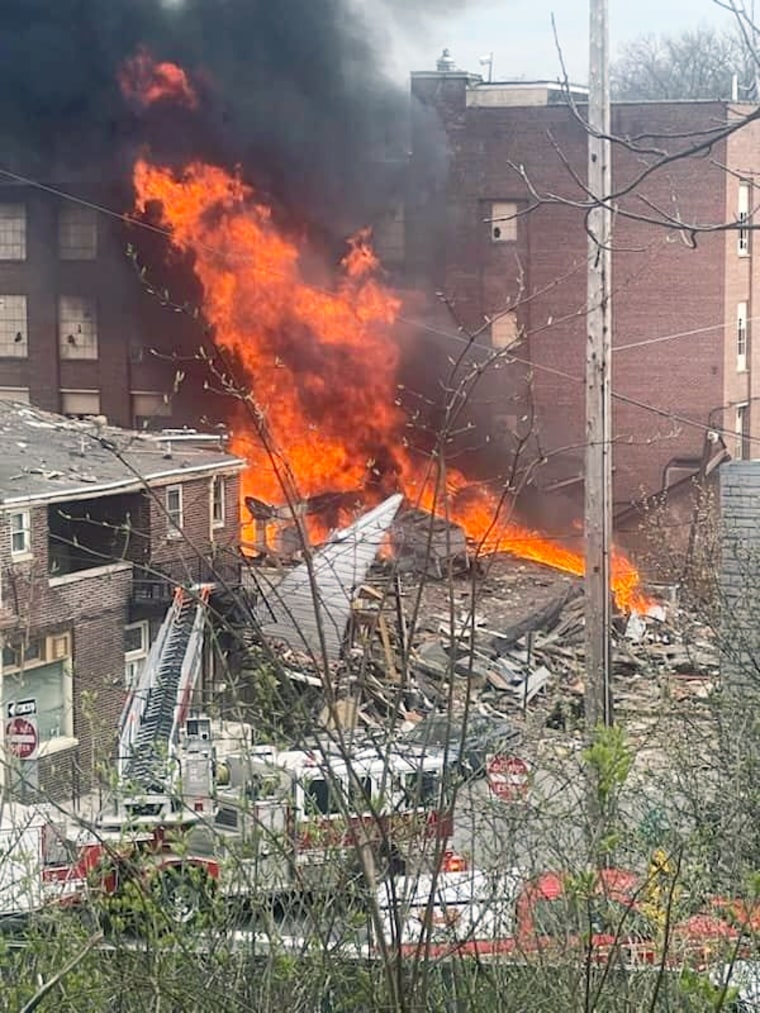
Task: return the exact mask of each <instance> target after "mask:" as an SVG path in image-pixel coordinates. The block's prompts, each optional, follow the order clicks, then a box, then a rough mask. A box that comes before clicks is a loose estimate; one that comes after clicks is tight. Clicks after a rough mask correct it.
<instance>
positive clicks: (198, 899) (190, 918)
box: [152, 865, 213, 926]
mask: <svg viewBox="0 0 760 1013" xmlns="http://www.w3.org/2000/svg"><path fill="white" fill-rule="evenodd" d="M212 887H213V884H212V882H211V880H210V879H209V877H208V875H207V873H206V872H205V871H204V870H203V869H202V868H199V867H198V866H193V865H187V866H185V865H179V866H174V867H171V868H168V869H164V870H162V872H160V873H159V874H158V875H157V876H156V877H155V879H154V880H153V883H152V893H153V900H154V901H155V903H156V905H157V907H158V909H159V916H160V917H165V918H166V919H167V920H168V922H169V924H170V925H174V926H183V925H193V924H195V923H197V922H198V921H199V920H200V919H201V917H202V916H203V915H204V914H205V913H206V912H208V910H209V909H210V907H211V900H212Z"/></svg>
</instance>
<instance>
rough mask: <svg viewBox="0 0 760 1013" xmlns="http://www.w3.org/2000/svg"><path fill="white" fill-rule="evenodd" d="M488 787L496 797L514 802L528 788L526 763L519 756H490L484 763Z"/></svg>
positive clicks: (528, 779)
mask: <svg viewBox="0 0 760 1013" xmlns="http://www.w3.org/2000/svg"><path fill="white" fill-rule="evenodd" d="M486 778H487V780H488V787H489V788H490V789H491V791H492V792H493V793H494V795H496V796H497V797H498V798H500V799H503V800H504V801H505V802H514V801H515V800H516V799H520V798H525V796H526V795H527V794H528V790H529V788H530V777H529V773H528V765H527V763H526V762H525V761H524V760H521V759H520V757H519V756H504V755H500V756H499V755H497V756H492V757H491V758H490V759H489V760H488V762H487V763H486Z"/></svg>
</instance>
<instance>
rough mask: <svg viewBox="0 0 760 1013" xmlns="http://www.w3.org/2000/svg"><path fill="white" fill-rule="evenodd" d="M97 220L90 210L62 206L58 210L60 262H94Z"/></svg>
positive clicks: (79, 206)
mask: <svg viewBox="0 0 760 1013" xmlns="http://www.w3.org/2000/svg"><path fill="white" fill-rule="evenodd" d="M97 255H98V219H97V215H96V214H95V211H93V209H92V208H88V207H84V206H83V205H82V204H71V203H67V204H63V205H61V207H60V208H59V210H58V256H59V257H60V258H61V260H95V258H96V257H97Z"/></svg>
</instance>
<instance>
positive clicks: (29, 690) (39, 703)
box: [2, 658, 73, 742]
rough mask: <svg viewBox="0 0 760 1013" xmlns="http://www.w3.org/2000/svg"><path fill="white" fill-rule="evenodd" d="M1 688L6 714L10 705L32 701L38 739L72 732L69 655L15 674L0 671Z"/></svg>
mask: <svg viewBox="0 0 760 1013" xmlns="http://www.w3.org/2000/svg"><path fill="white" fill-rule="evenodd" d="M2 690H3V712H4V713H6V714H7V713H8V711H7V708H8V706H9V705H11V704H18V703H20V702H21V701H25V702H28V701H32V700H33V701H34V704H35V706H36V717H37V728H38V731H39V737H40V741H41V742H47V741H49V740H50V739H56V738H58V737H59V736H62V735H63V736H70V735H71V734H72V732H73V727H72V725H73V722H72V707H71V659H70V658H66V659H62V660H60V661H55V662H53V663H52V664H48V665H36V666H34V667H32V668H22V669H20V670H19V671H18V672H15V673H12V672H3V684H2Z"/></svg>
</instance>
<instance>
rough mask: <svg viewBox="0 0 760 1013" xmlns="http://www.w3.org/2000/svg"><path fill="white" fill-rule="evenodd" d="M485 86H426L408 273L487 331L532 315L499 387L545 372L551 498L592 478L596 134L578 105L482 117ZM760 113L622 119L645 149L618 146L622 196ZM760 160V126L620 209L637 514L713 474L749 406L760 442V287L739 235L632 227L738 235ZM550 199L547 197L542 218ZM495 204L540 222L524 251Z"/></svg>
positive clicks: (623, 450) (440, 79) (618, 127)
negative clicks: (589, 192)
mask: <svg viewBox="0 0 760 1013" xmlns="http://www.w3.org/2000/svg"><path fill="white" fill-rule="evenodd" d="M468 87H470V86H469V85H468V80H467V76H466V75H463V74H421V75H415V76H413V82H412V91H413V96H414V123H413V127H414V142H413V143H414V152H413V156H412V180H411V185H410V194H411V197H410V199H409V201H408V204H407V213H406V258H407V259H406V269H407V272H408V275H409V277H410V278H411V280H412V282H413V283H416V284H418V285H420V286H422V287H427V288H429V287H430V285H431V284H432V285H434V286H435V287H436V288H438V289H440V290H441V291H442V292H444V293H445V295H446V297H447V299H449V300H451V302H452V303H453V304H454V307H455V310H456V313H457V315H458V316H459V318H460V319H461V320H462V321H463V322H464V324H465V326H466V327H468V328H470V329H476V328H478V327H480V326H482V324H483V322H484V320H485V318H486V316H489V315H492V314H494V313H496V312H498V311H499V310H500V309H502V308H503V307H504V306H505V305H507V304H508V303H511V302H513V301H514V300H517V301H518V307H519V308H518V311H517V316H518V323H519V326H520V328H521V330H522V331H523V332H524V335H525V337H524V340H523V342H522V344H521V346H520V348H519V350H517V351H516V355H517V357H519V358H520V359H523V360H525V362H524V363H522V364H521V363H515V364H514V365H512V366H511V367H510V368H509V370H505V371H503V372H502V374H501V376H502V377H503V379H501V380H500V381H499V382H500V383H501V384H502V388H501V389H502V398H504V400H505V401H506V394H505V393H504V392H505V391H510V390H512V389H513V385H514V382H515V378H516V377H517V378H519V377H520V376H523V377H524V376H525V375H526V370H528V369H530V371H531V390H532V397H533V401H534V404H535V408H536V412H537V418H536V426H537V431H538V435H539V437H540V444H541V448H542V451H543V452H544V453H545V454H548V462H547V463H546V464H545V465H544V466H543V468H542V469H539V472H538V475H539V479H540V478H541V474H542V473H543V476H544V478H545V480H546V481H547V484H549V481H550V480H551V478H552V475H553V474H556V475H557V476H561V475H563V474H565V475H566V474H569V473H572V472H573V471H575V472H576V473H577V474H580V473H581V470H582V465H583V434H584V383H583V374H584V348H585V320H584V304H585V299H586V262H587V236H586V233H585V230H584V212H583V209H582V208H578V207H575V206H573V201H578V200H579V199H582V197H583V194H582V189H581V187H580V186H579V184H578V182H577V180H582V179H584V178H585V173H586V134H585V132H584V129H583V126H582V124H581V123H580V122H578V119H576V117H575V115H574V113H573V111H572V110H571V109H570V108H569V107H568V106H567V105H533V106H521V105H519V104H510V105H506V104H502V105H500V106H488V107H477V106H474V105H468V103H467V92H468ZM747 111H748V110H747V109H746V108H742V107H738V109H735V108H734V107H732V106H731V105H730V104H727V103H723V102H684V103H662V104H659V103H658V104H654V103H648V104H641V105H622V106H620V107H616V108H615V109H614V112H613V133H614V134H615V135H616V136H619V137H622V138H631V139H633V140H632V144H634V145H635V146H636V147H637V149H638V150H637V151H635V152H633V151H631V150H629V147H628V146H627V145H625V144H614V145H613V151H614V155H613V186H614V188H615V190H617V191H622V190H624V188H625V187H626V186H628V185H630V184H632V183H634V181H636V180H637V177H638V176H639V174H640V173H641V172H642V170H643V169H645V168H646V167H647V166H648V165H651V164H652V163H653V162H654V161H655V160H656V159H657V157H658V154H657V153H658V152H663V153H664V152H667V153H668V154H675V153H677V152H679V151H683V150H684V149H685V148H687V147H688V146H689V145H691V144H693V143H694V142H695V141H697V140H704V139H705V138H707V137H709V136H710V135H711V133H714V132H716V131H717V130H719V129H720V128H721V127H722V126H724V125H725V124H726V123H727V122H728V121H729V120H730V119H731V118H733V117H734V116H736V115H739V114H740V113H742V112H745V113H746V112H747ZM581 114H583V109H582V108H581ZM436 123H437V132H436ZM647 149H649V150H647ZM436 152H437V155H438V161H437V169H436V168H434V163H436ZM758 153H760V125H759V124H758V123H752V124H749V125H747V126H745V127H744V128H743V129H742V130H741V131H739V132H738V133H737V134H735V135H734V136H732V137H731V138H730V140H728V141H726V140H722V141H719V142H716V143H715V144H714V145H713V146H712V147H711V148H709V149H706V150H703V151H702V152H700V153H699V154H698V155H694V156H691V157H688V158H682V159H676V160H673V161H671V162H670V163H669V164H668V165H667V166H666V167H663V168H661V169H658V170H657V171H656V172H654V173H653V174H652V175H650V176H648V177H647V178H646V179H645V180H643V181H641V182H638V183H636V185H635V187H634V188H633V190H632V191H631V192H630V193H626V194H624V195H623V196H621V197H620V198H619V200H618V201H617V207H618V209H619V210H618V214H617V215H616V216H615V224H614V239H613V244H614V252H613V299H612V306H613V345H614V347H615V348H616V349H617V351H615V353H614V362H613V388H614V390H615V391H616V393H617V394H619V395H622V397H619V398H617V399H616V400H615V402H614V438H615V448H614V470H615V479H614V482H615V500H616V503H617V505H618V507H619V508H621V509H622V508H624V507H625V506H626V505H627V504H629V503H630V502H631V501H632V500H635V499H636V498H638V497H639V496H640V495H641V494H642V493H644V492H646V493H651V492H654V491H657V490H659V489H661V488H662V487H663V477H664V472H665V469H666V467H667V466H668V465H669V463H670V464H672V463H673V462H674V461H675V462H678V461H681V460H682V459H698V458H699V457H700V454H701V452H702V447H703V441H704V434H705V427H709V426H712V427H723V428H724V429H725V430H727V431H728V434H733V432H734V429H735V420H736V405H737V403H745V402H747V403H748V405H749V407H748V415H749V427H750V433H749V435H750V436H751V437H753V438H760V409H756V408H755V403H756V402H755V398H756V397H757V390H756V388H757V384H758V380H757V379H755V378H756V377H757V376H760V374H758V372H757V371H758V369H760V359H758V355H760V351H756V350H755V347H754V345H755V343H754V342H753V341H752V322H751V321H752V316H753V312H752V307H753V306H760V302H758V301H757V300H756V298H755V296H760V291H759V290H758V285H759V284H760V273H759V272H758V269H757V267H756V262H757V257H756V256H754V255H753V251H752V246H751V244H750V251H749V252H750V255H749V256H740V255H739V254H738V252H737V232H736V231H729V232H721V231H715V232H703V233H699V234H697V235H696V236H695V237H694V238H693V241H692V237H691V236H690V235H689V233H688V232H687V231H679V230H677V229H675V228H664V227H662V226H661V225H654V224H650V223H647V222H645V221H637V220H633V219H632V218H629V217H626V215H628V214H630V215H638V216H641V217H643V218H646V217H656V218H657V217H660V216H661V215H662V214H663V213H664V214H667V215H670V216H672V217H673V218H674V219H679V220H682V221H684V222H698V223H700V224H702V225H706V226H721V225H725V224H726V223H727V222H728V223H733V222H735V221H736V215H737V190H738V185H739V179H742V180H747V181H749V182H752V181H753V180H754V179H755V176H756V174H757V173H758V172H759V171H760V154H758ZM726 167H728V171H726ZM574 175H575V177H577V179H576V178H574ZM526 180H527V181H528V183H526ZM528 184H529V185H528ZM531 190H532V191H533V193H532V192H531ZM754 192H755V193H756V194H757V193H758V191H757V190H755V191H754ZM535 194H538V195H540V197H541V198H543V200H542V201H540V202H539V205H538V206H537V207H532V205H533V204H534V203H535V200H534V197H535ZM493 201H506V202H515V203H516V204H517V205H518V207H519V208H520V209H521V210H523V211H525V213H524V214H522V215H521V216H520V217H518V219H517V221H516V229H517V234H516V239H515V240H514V241H512V242H493V241H492V237H491V227H490V224H489V223H488V221H486V220H485V219H488V217H489V215H490V207H491V202H493ZM753 203H754V204H756V203H757V197H755V198H754V201H753ZM531 207H532V209H531ZM743 302H747V303H748V317H749V320H750V323H749V335H748V345H749V349H748V355H747V371H746V372H738V371H737V355H736V312H737V304H739V303H743ZM673 335H680V336H678V337H672V336H673ZM659 339H663V340H659ZM632 345H633V346H637V347H628V346H632ZM528 364H529V365H528ZM509 378H511V380H512V384H510V383H509ZM496 400H497V402H498V393H497V395H496ZM634 402H641V403H642V405H644V407H642V406H641V405H637V404H635V403H634ZM498 410H499V406H498V403H497V404H496V405H495V407H494V411H495V412H498ZM507 411H509V412H510V413H514V414H516V413H515V412H514V409H507ZM690 423H693V425H691V424H690ZM727 442H728V443H729V445H730V448H731V450H732V451H733V450H734V444H735V442H736V441H735V440H734V439H733V437H732V436H730V435H729V436H727ZM758 446H760V444H758Z"/></svg>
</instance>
